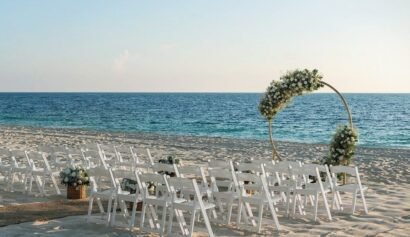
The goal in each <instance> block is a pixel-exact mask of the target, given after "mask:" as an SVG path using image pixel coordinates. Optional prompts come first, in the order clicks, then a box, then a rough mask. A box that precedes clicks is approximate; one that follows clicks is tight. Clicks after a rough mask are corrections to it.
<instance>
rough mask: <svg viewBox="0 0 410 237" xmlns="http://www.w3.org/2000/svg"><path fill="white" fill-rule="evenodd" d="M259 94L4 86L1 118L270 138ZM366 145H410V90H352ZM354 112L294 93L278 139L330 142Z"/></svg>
mask: <svg viewBox="0 0 410 237" xmlns="http://www.w3.org/2000/svg"><path fill="white" fill-rule="evenodd" d="M260 96H261V95H260V94H256V93H0V124H2V125H25V126H38V127H57V128H81V129H88V130H99V131H123V132H156V133H165V134H183V135H200V136H220V137H235V138H252V139H267V138H268V134H267V127H266V121H264V120H263V118H262V117H261V116H260V115H259V113H258V111H257V104H258V101H259V98H260ZM345 97H346V99H347V101H348V104H349V106H350V108H351V110H352V114H353V122H354V125H355V126H356V127H357V129H358V131H359V144H360V145H362V146H371V147H405V148H410V122H409V121H410V94H345ZM345 123H347V115H346V112H345V111H344V108H343V106H342V103H341V102H340V100H339V98H338V97H337V96H336V95H335V94H309V95H305V96H300V97H297V98H295V100H294V101H293V102H292V103H291V104H290V105H289V106H288V107H287V108H285V109H284V110H283V111H282V112H281V113H279V115H278V116H277V117H276V119H275V120H274V137H275V139H276V140H282V141H296V142H307V143H328V142H329V141H330V139H331V135H332V133H333V132H334V130H335V128H336V126H337V125H338V124H345Z"/></svg>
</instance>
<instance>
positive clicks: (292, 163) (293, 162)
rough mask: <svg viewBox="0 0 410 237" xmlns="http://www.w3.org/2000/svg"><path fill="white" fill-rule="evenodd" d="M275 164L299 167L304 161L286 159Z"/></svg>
mask: <svg viewBox="0 0 410 237" xmlns="http://www.w3.org/2000/svg"><path fill="white" fill-rule="evenodd" d="M275 166H278V167H281V166H282V167H290V168H297V167H302V162H300V161H287V160H284V161H279V162H278V163H276V164H275Z"/></svg>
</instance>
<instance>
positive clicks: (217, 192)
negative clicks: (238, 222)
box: [208, 164, 239, 225]
mask: <svg viewBox="0 0 410 237" xmlns="http://www.w3.org/2000/svg"><path fill="white" fill-rule="evenodd" d="M231 165H232V164H231ZM233 172H234V171H233V166H232V168H231V169H226V168H210V169H209V170H208V174H209V177H210V180H211V183H210V188H211V198H210V199H209V200H210V201H211V202H213V203H215V205H216V206H217V207H218V208H217V210H218V215H221V216H222V218H223V222H224V224H228V225H229V224H230V222H231V217H232V209H233V204H234V203H238V205H239V201H238V200H239V190H238V182H237V181H236V176H235V174H234V173H233ZM216 220H217V219H215V221H216Z"/></svg>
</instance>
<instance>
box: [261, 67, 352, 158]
mask: <svg viewBox="0 0 410 237" xmlns="http://www.w3.org/2000/svg"><path fill="white" fill-rule="evenodd" d="M322 78H323V76H322V75H320V74H319V72H318V70H317V69H314V70H311V71H310V70H308V69H304V70H294V71H289V72H287V73H286V74H285V75H283V76H281V77H280V79H279V80H276V81H275V80H273V81H272V82H271V83H270V85H269V86H268V88H267V89H266V92H265V93H264V94H263V96H262V98H261V100H260V103H259V106H258V109H259V112H260V113H261V115H262V116H263V117H264V118H265V119H266V120H267V121H268V130H269V140H270V143H271V146H272V159H274V160H275V159H278V160H281V157H280V155H279V153H278V151H277V149H276V146H275V142H274V141H273V135H272V133H273V131H272V120H273V118H274V117H275V116H276V114H277V113H278V112H279V111H280V110H282V109H284V108H285V107H286V106H287V105H288V104H289V102H290V101H291V100H292V98H293V97H295V96H298V95H303V94H305V93H308V92H313V91H315V90H318V89H320V88H322V87H324V86H327V87H329V88H330V89H332V90H333V91H334V92H335V93H336V94H337V95H338V96H339V98H340V100H341V101H342V103H343V106H344V108H345V110H346V112H347V117H348V124H347V125H343V126H339V127H338V128H337V129H336V132H335V134H334V135H333V138H332V140H331V143H330V148H329V155H328V156H326V157H323V158H322V159H321V160H320V162H321V163H322V164H328V165H348V164H349V163H350V160H351V158H352V157H353V155H354V149H355V146H356V142H357V137H358V136H357V132H356V130H355V129H354V128H353V120H352V114H351V112H350V109H349V106H348V105H347V102H346V100H345V98H344V97H343V95H342V94H341V93H340V92H339V91H338V90H337V89H336V88H334V87H333V86H332V85H330V84H328V83H326V82H324V81H322Z"/></svg>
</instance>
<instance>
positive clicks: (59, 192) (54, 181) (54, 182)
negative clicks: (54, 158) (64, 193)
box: [50, 174, 61, 195]
mask: <svg viewBox="0 0 410 237" xmlns="http://www.w3.org/2000/svg"><path fill="white" fill-rule="evenodd" d="M50 176H51V181H52V182H53V185H54V188H55V189H56V192H57V194H58V195H61V191H60V189H59V188H58V184H57V181H56V179H55V178H54V176H53V175H52V174H50Z"/></svg>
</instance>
